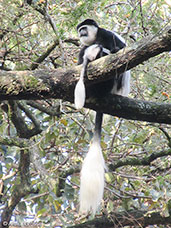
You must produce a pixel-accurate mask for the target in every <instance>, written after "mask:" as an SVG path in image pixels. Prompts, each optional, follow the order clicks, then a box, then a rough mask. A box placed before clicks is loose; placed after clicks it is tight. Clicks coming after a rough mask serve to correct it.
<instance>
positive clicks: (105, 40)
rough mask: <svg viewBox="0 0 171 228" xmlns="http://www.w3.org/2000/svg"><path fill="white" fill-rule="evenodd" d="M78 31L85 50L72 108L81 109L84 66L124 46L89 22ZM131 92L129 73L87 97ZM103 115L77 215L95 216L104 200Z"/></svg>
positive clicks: (99, 86)
mask: <svg viewBox="0 0 171 228" xmlns="http://www.w3.org/2000/svg"><path fill="white" fill-rule="evenodd" d="M77 31H78V34H79V38H80V41H81V43H82V44H83V45H84V47H83V48H82V49H81V51H80V53H79V60H78V64H83V66H82V70H81V74H80V79H79V81H78V83H77V85H76V87H75V94H74V98H75V106H76V108H78V109H79V108H82V107H83V106H84V102H85V98H86V95H85V94H86V92H85V91H86V89H85V86H84V77H85V75H86V69H87V65H88V63H89V62H90V61H93V60H95V59H97V58H100V57H102V56H105V55H108V54H110V53H116V52H117V51H119V50H120V49H122V48H124V47H125V46H126V44H125V42H124V40H123V38H122V37H120V36H119V35H118V34H116V33H113V32H111V31H108V30H106V29H103V28H100V27H99V26H98V24H97V23H96V22H95V21H94V20H92V19H86V20H85V21H83V22H82V23H80V24H78V26H77ZM129 90H130V72H129V71H126V72H124V73H123V74H120V75H116V76H114V78H112V79H110V80H108V81H105V82H100V83H98V84H95V85H92V86H91V87H90V88H89V89H88V91H87V93H88V95H89V94H90V96H95V97H104V96H105V95H106V94H107V93H110V92H111V93H114V94H118V95H122V96H127V95H128V93H129ZM102 118H103V113H99V112H97V113H96V120H95V130H94V136H93V139H92V144H91V145H90V148H89V151H88V153H87V155H86V157H85V159H84V162H83V165H82V170H81V184H80V212H81V213H84V214H88V213H89V212H90V213H92V214H95V213H96V211H97V209H98V207H99V205H100V202H101V200H102V198H103V191H104V183H105V181H104V173H105V162H104V158H103V154H102V150H101V146H100V138H101V128H102Z"/></svg>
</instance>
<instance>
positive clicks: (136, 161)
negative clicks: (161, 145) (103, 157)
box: [109, 149, 171, 171]
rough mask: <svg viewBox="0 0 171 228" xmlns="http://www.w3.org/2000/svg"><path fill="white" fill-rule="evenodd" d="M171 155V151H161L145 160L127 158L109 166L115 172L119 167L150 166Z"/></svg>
mask: <svg viewBox="0 0 171 228" xmlns="http://www.w3.org/2000/svg"><path fill="white" fill-rule="evenodd" d="M168 155H171V149H168V150H166V151H159V152H154V153H152V154H150V155H149V156H145V157H143V158H126V159H120V160H118V161H117V162H115V163H114V164H110V165H109V170H110V171H114V170H116V169H117V168H119V167H122V166H126V165H131V166H140V165H141V166H148V165H150V163H151V162H152V161H154V160H156V159H157V158H160V157H164V156H168Z"/></svg>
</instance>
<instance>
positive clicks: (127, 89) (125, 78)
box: [111, 70, 131, 97]
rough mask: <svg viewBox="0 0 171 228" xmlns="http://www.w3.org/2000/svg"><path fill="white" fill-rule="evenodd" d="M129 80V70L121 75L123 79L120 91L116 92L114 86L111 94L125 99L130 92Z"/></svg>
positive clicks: (115, 86)
mask: <svg viewBox="0 0 171 228" xmlns="http://www.w3.org/2000/svg"><path fill="white" fill-rule="evenodd" d="M130 78H131V72H130V70H128V71H126V72H124V73H123V78H122V87H121V89H120V90H117V85H114V87H113V89H112V91H111V93H112V94H117V95H121V96H125V97H127V96H128V94H129V92H130Z"/></svg>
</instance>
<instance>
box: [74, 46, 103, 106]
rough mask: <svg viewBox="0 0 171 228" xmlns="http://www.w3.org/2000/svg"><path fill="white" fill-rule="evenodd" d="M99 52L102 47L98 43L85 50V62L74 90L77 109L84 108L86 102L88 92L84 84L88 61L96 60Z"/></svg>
mask: <svg viewBox="0 0 171 228" xmlns="http://www.w3.org/2000/svg"><path fill="white" fill-rule="evenodd" d="M99 52H100V47H99V45H98V44H93V45H91V46H90V47H88V48H87V49H86V50H85V53H84V57H83V59H84V62H83V66H82V69H81V73H80V79H79V81H78V82H77V85H76V87H75V91H74V103H75V107H76V109H81V108H83V106H84V104H85V98H86V92H85V85H84V74H85V70H86V69H85V68H86V65H87V61H88V60H89V61H93V60H95V59H96V57H97V55H98V53H99Z"/></svg>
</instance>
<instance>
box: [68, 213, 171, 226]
mask: <svg viewBox="0 0 171 228" xmlns="http://www.w3.org/2000/svg"><path fill="white" fill-rule="evenodd" d="M155 224H157V225H160V224H161V225H167V224H171V215H169V216H168V217H163V216H162V215H161V214H160V213H159V212H152V213H150V212H148V214H147V211H141V210H130V211H123V212H120V213H111V214H110V215H107V216H105V215H103V216H100V217H98V218H95V219H93V220H90V221H87V222H84V223H81V224H77V225H74V226H69V227H68V228H95V227H97V228H103V227H106V228H113V227H115V226H116V227H127V226H133V227H146V226H148V225H155Z"/></svg>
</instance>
